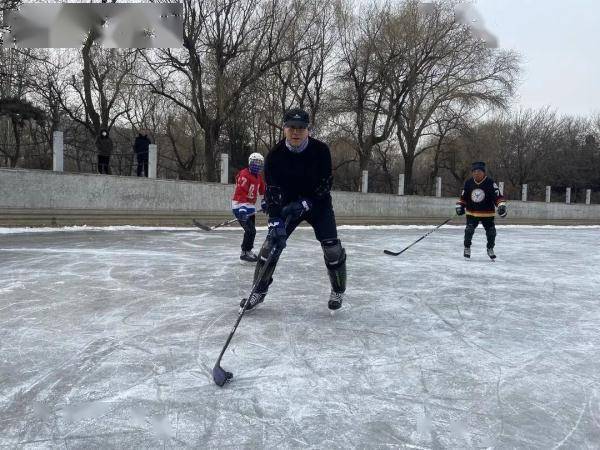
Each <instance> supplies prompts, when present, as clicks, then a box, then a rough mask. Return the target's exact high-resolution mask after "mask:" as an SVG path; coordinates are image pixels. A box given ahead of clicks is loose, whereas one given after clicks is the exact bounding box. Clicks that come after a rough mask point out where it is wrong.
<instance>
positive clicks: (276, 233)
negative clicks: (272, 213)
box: [267, 217, 287, 250]
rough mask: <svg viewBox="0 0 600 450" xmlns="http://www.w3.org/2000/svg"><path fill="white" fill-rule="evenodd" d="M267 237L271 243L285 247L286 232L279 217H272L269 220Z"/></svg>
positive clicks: (283, 223) (280, 248) (281, 247)
mask: <svg viewBox="0 0 600 450" xmlns="http://www.w3.org/2000/svg"><path fill="white" fill-rule="evenodd" d="M267 238H268V239H269V240H270V241H271V243H272V244H273V245H275V246H277V247H278V248H279V250H283V249H284V248H285V245H286V243H285V241H286V240H287V233H286V231H285V222H284V221H283V219H281V218H279V217H274V218H272V219H270V220H269V234H268V235H267Z"/></svg>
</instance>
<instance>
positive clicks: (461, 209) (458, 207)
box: [456, 204, 465, 216]
mask: <svg viewBox="0 0 600 450" xmlns="http://www.w3.org/2000/svg"><path fill="white" fill-rule="evenodd" d="M464 213H465V207H464V205H460V204H457V205H456V215H457V216H462V215H463V214H464Z"/></svg>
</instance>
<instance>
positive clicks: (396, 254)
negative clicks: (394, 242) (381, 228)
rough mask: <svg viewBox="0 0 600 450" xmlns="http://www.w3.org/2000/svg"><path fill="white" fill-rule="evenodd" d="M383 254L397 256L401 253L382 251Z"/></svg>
mask: <svg viewBox="0 0 600 450" xmlns="http://www.w3.org/2000/svg"><path fill="white" fill-rule="evenodd" d="M383 253H385V254H386V255H392V256H398V255H399V254H400V253H402V252H393V251H391V250H384V251H383Z"/></svg>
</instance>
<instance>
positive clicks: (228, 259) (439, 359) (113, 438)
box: [0, 226, 600, 449]
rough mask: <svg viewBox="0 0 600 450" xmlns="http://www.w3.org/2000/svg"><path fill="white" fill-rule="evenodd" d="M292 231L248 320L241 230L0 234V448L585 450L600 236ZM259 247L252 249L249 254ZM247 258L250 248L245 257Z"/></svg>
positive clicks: (591, 419) (509, 230) (593, 390)
mask: <svg viewBox="0 0 600 450" xmlns="http://www.w3.org/2000/svg"><path fill="white" fill-rule="evenodd" d="M431 228H432V227H423V226H412V227H407V226H404V227H403V226H392V227H339V231H340V237H341V239H342V242H343V244H344V246H345V247H346V250H347V253H348V290H347V295H346V300H345V304H344V308H343V309H342V310H341V311H339V312H338V313H337V314H335V315H333V316H331V315H330V314H329V310H328V309H327V300H328V297H329V289H330V288H329V282H328V278H327V275H326V272H325V267H324V263H323V255H322V252H321V248H320V246H319V244H318V242H317V241H316V240H315V238H314V234H313V232H312V230H310V229H298V230H297V231H296V232H295V233H294V235H293V236H292V238H291V239H290V241H289V243H288V247H287V248H286V250H285V252H284V254H283V256H282V258H281V260H280V263H279V266H278V267H277V270H276V272H275V276H274V278H275V281H274V283H273V285H272V286H271V289H270V291H269V294H268V296H267V298H266V300H265V302H264V303H263V304H261V305H260V306H259V307H258V308H257V309H256V310H255V311H249V312H248V313H247V314H246V315H245V316H244V317H243V319H242V321H241V323H240V326H239V328H238V330H237V332H236V335H235V337H234V338H233V341H232V343H231V345H230V347H229V349H228V350H227V352H226V353H225V355H224V358H223V361H222V366H223V368H225V369H226V370H230V371H232V372H233V373H234V378H233V381H232V382H231V383H229V384H227V385H225V387H223V388H219V387H218V386H216V385H215V384H214V383H213V380H212V375H211V369H212V367H213V365H214V363H215V360H216V358H217V356H218V354H219V352H220V350H221V348H222V346H223V344H224V342H225V339H226V338H227V335H228V333H229V332H230V330H231V326H232V325H233V323H234V322H235V319H236V318H237V312H238V305H239V301H240V299H241V298H242V297H243V296H245V295H247V294H248V291H249V289H250V285H251V280H252V274H253V269H254V266H253V265H251V264H248V263H241V262H240V260H239V252H240V248H239V245H240V243H241V232H240V230H239V229H226V230H221V231H212V232H202V231H200V230H197V229H191V228H190V229H169V228H151V229H150V228H147V229H146V228H136V227H107V228H93V227H83V228H82V227H78V228H69V229H52V230H41V231H40V230H33V229H31V230H27V229H18V230H17V229H4V230H2V231H0V447H7V448H14V447H24V448H48V447H52V448H56V447H60V448H71V447H75V448H89V447H98V448H156V447H163V446H167V447H169V448H181V447H194V448H215V447H218V448H222V447H233V448H240V447H246V448H290V447H294V448H296V447H307V448H327V449H330V448H331V449H334V448H339V449H346V448H353V447H359V448H472V447H476V448H490V447H491V448H539V449H549V448H558V447H561V448H600V395H599V387H600V375H598V374H600V332H599V330H600V298H599V297H600V296H599V295H598V287H599V286H600V275H599V272H598V268H599V267H600V252H599V251H598V249H599V246H598V242H599V241H598V238H599V234H600V228H599V227H518V226H506V227H502V226H499V227H498V238H497V245H496V253H497V255H498V259H497V260H496V261H497V262H495V263H492V262H491V261H490V259H489V258H488V257H487V255H486V253H485V236H484V232H483V230H482V229H478V230H477V232H476V235H475V238H474V240H473V252H472V257H471V260H465V259H464V258H463V257H462V248H463V246H462V233H463V228H462V227H451V226H445V227H443V228H441V229H440V230H438V231H436V232H435V233H433V234H431V235H430V236H428V237H427V238H426V239H424V240H423V241H421V242H419V243H418V244H417V245H415V246H414V247H412V248H411V249H409V250H408V251H406V252H405V253H403V254H402V255H400V256H398V257H392V256H387V255H384V254H383V252H382V250H383V249H390V250H395V251H397V250H400V249H402V248H404V247H406V246H407V245H409V244H410V243H412V242H414V241H415V240H416V239H418V238H419V237H420V236H422V235H423V234H424V233H426V232H427V231H429V230H430V229H431ZM264 235H265V231H264V229H260V230H259V232H258V234H257V242H256V243H257V245H256V246H257V247H259V245H260V243H261V239H263V238H264ZM255 250H256V249H255Z"/></svg>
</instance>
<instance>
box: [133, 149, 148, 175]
mask: <svg viewBox="0 0 600 450" xmlns="http://www.w3.org/2000/svg"><path fill="white" fill-rule="evenodd" d="M136 156H137V176H138V177H141V176H142V172H143V173H144V176H145V177H147V176H148V153H137V154H136Z"/></svg>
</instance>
